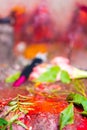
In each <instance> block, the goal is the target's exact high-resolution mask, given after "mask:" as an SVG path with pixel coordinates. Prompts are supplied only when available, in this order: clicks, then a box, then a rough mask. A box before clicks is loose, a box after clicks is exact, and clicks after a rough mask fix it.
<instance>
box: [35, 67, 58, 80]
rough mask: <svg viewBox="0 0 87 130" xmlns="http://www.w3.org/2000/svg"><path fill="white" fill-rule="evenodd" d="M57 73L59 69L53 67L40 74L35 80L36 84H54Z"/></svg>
mask: <svg viewBox="0 0 87 130" xmlns="http://www.w3.org/2000/svg"><path fill="white" fill-rule="evenodd" d="M59 71H60V68H59V67H58V66H53V67H51V68H49V69H48V70H47V71H46V72H44V73H43V74H41V75H40V76H39V78H38V79H37V82H55V81H56V77H57V74H58V72H59Z"/></svg>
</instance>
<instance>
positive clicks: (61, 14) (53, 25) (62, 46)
mask: <svg viewBox="0 0 87 130" xmlns="http://www.w3.org/2000/svg"><path fill="white" fill-rule="evenodd" d="M86 50H87V0H83V1H82V0H67V1H65V0H62V1H61V0H54V1H53V0H36V1H35V0H32V1H31V0H14V1H12V0H9V1H7V0H1V1H0V63H2V62H5V63H7V62H13V61H15V60H17V58H18V57H22V58H21V59H22V61H23V58H25V59H32V58H34V57H35V56H36V54H38V53H48V57H49V58H50V57H54V56H56V55H62V56H65V57H68V58H69V59H70V60H71V62H72V63H73V64H74V65H76V66H79V67H82V66H84V68H85V67H86V65H85V62H86V61H84V60H83V57H84V59H85V58H86V56H87V55H86V53H87V52H86ZM62 52H63V53H62ZM80 57H81V58H80ZM13 59H14V60H13ZM18 59H20V58H18ZM78 60H79V65H78V64H77V63H78Z"/></svg>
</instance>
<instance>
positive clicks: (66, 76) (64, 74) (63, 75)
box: [60, 70, 71, 84]
mask: <svg viewBox="0 0 87 130" xmlns="http://www.w3.org/2000/svg"><path fill="white" fill-rule="evenodd" d="M60 79H61V81H62V82H63V83H67V84H68V83H70V81H71V80H70V76H69V74H68V72H67V71H65V70H62V71H61V73H60Z"/></svg>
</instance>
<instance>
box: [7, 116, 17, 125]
mask: <svg viewBox="0 0 87 130" xmlns="http://www.w3.org/2000/svg"><path fill="white" fill-rule="evenodd" d="M18 117H19V115H18V114H16V115H15V116H13V117H12V118H11V120H10V121H9V122H10V124H12V123H13V122H15V121H16V120H17V119H18Z"/></svg>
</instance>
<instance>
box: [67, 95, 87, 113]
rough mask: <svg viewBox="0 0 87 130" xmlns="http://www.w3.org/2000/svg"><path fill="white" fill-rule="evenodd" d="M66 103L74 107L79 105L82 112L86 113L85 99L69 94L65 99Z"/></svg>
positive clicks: (86, 99)
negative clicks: (72, 104) (73, 104)
mask: <svg viewBox="0 0 87 130" xmlns="http://www.w3.org/2000/svg"><path fill="white" fill-rule="evenodd" d="M67 101H68V102H72V103H75V104H76V105H81V106H82V107H83V109H84V111H87V98H86V97H84V96H82V95H80V94H76V93H71V94H69V95H68V97H67Z"/></svg>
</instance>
